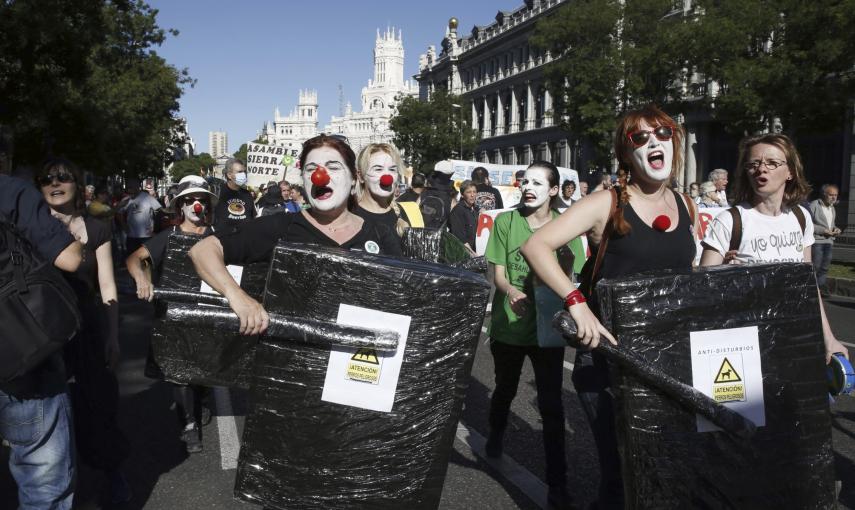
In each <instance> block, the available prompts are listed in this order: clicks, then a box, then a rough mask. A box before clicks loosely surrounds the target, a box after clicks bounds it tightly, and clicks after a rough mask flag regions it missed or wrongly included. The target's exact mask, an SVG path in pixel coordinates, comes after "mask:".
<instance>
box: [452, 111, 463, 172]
mask: <svg viewBox="0 0 855 510" xmlns="http://www.w3.org/2000/svg"><path fill="white" fill-rule="evenodd" d="M451 107H452V108H454V109H456V110H457V111H458V113H457V141H458V143H459V145H460V147H459V150H458V152H457V156H458V157H459V158H460V159H463V130H462V127H461V124H463V107H461V106H460V105H459V104H457V103H451Z"/></svg>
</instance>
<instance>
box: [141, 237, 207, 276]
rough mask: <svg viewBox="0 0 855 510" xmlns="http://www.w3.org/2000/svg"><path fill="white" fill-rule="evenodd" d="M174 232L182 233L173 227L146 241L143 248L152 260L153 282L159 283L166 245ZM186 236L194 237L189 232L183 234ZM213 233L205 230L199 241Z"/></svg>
mask: <svg viewBox="0 0 855 510" xmlns="http://www.w3.org/2000/svg"><path fill="white" fill-rule="evenodd" d="M173 232H181V229H180V228H179V227H172V228H170V229H167V230H164V231H162V232H160V233H158V234H157V235H156V236H154V237H152V238H150V239H149V240H148V241H146V242H145V243H144V244H143V246H145V249H146V251H148V256H149V258H150V259H151V267H152V272H153V273H154V274H152V280H154V281H157V279H158V278H157V276H158V275H160V271H161V269H162V268H163V260H164V259H165V258H166V245H167V244H168V243H169V234H171V233H173ZM181 233H183V234H184V235H193V234H190V233H188V232H181ZM212 233H213V230H211V228H210V227H208V228H207V229H205V232H203V233H202V235H200V236H199V239H200V240H201V239H202V238H205V237H208V236H209V235H211V234H212Z"/></svg>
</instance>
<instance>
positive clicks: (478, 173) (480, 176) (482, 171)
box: [472, 166, 490, 184]
mask: <svg viewBox="0 0 855 510" xmlns="http://www.w3.org/2000/svg"><path fill="white" fill-rule="evenodd" d="M488 177H490V172H488V171H487V169H486V168H484V167H483V166H476V167H475V168H474V169H473V170H472V182H474V183H475V184H484V183H485V182H487V178H488Z"/></svg>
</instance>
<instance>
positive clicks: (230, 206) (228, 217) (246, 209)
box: [214, 186, 255, 227]
mask: <svg viewBox="0 0 855 510" xmlns="http://www.w3.org/2000/svg"><path fill="white" fill-rule="evenodd" d="M252 218H255V202H254V201H253V199H252V193H250V192H249V191H247V190H245V189H243V188H239V189H237V190H232V189H231V188H229V187H228V186H223V187H222V189H221V190H220V198H219V200H218V201H217V207H216V208H215V209H214V224H215V225H217V226H218V227H227V226H230V225H234V224H235V223H237V222H240V221H243V220H250V219H252Z"/></svg>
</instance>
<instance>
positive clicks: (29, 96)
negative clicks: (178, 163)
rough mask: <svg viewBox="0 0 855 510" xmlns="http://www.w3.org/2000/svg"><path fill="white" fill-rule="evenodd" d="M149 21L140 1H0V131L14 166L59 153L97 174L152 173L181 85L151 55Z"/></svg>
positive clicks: (157, 37) (174, 125)
mask: <svg viewBox="0 0 855 510" xmlns="http://www.w3.org/2000/svg"><path fill="white" fill-rule="evenodd" d="M156 15H157V11H156V10H154V9H152V8H150V7H149V6H147V5H146V4H145V3H144V2H143V1H142V0H112V1H108V0H12V1H7V2H0V125H3V126H5V127H6V129H9V130H11V132H12V135H13V143H14V147H15V161H16V163H17V164H30V165H32V164H37V163H38V162H39V161H40V160H42V159H43V158H44V157H46V156H51V155H62V156H66V157H68V158H70V159H72V160H74V161H75V162H77V163H78V164H79V165H81V166H82V167H83V168H85V169H88V170H91V171H94V172H97V173H100V174H112V173H116V172H119V171H122V170H124V171H125V172H126V174H128V175H157V174H159V173H160V170H161V168H162V166H163V164H164V162H167V161H168V160H169V157H170V151H169V149H170V148H171V147H173V146H175V145H178V144H180V142H181V141H182V140H181V137H182V136H183V132H182V130H181V129H180V124H179V122H178V120H177V119H176V118H175V114H176V112H177V111H178V99H179V97H180V96H181V93H182V87H183V86H184V85H187V84H190V83H191V80H190V78H189V76H188V75H187V72H186V70H178V69H176V68H174V67H173V66H171V65H169V64H167V63H166V61H164V60H163V59H162V58H161V57H159V56H158V55H157V54H156V53H155V51H154V48H155V47H156V46H158V45H160V44H161V43H162V42H163V41H164V40H165V38H166V35H167V31H165V30H163V29H161V28H160V27H158V25H157V22H156ZM169 33H172V34H173V35H177V32H174V31H171V32H169Z"/></svg>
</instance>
